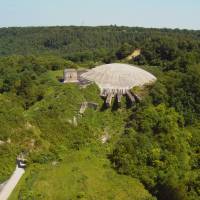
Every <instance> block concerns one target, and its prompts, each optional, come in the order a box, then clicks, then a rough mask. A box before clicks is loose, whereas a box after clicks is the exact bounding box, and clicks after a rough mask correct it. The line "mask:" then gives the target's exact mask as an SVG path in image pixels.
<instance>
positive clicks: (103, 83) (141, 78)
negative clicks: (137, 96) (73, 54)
mask: <svg viewBox="0 0 200 200" xmlns="http://www.w3.org/2000/svg"><path fill="white" fill-rule="evenodd" d="M81 77H82V78H84V79H87V80H89V81H94V82H95V83H96V84H97V85H98V86H99V88H100V89H101V92H102V91H103V90H110V91H119V90H121V91H125V90H129V89H131V88H133V87H135V86H142V85H144V84H148V83H152V82H154V81H156V77H155V76H153V75H152V74H150V73H149V72H147V71H145V70H143V69H140V68H139V67H135V66H132V65H127V64H119V63H113V64H106V65H101V66H98V67H95V68H93V69H91V70H90V71H88V72H86V73H83V74H82V75H81Z"/></svg>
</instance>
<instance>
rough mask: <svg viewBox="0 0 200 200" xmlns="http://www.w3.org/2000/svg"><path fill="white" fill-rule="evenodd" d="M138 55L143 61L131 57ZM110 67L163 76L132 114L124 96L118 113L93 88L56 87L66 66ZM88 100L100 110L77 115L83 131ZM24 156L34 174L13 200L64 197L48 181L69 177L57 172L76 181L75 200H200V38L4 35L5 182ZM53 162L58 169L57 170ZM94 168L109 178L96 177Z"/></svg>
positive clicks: (173, 33)
mask: <svg viewBox="0 0 200 200" xmlns="http://www.w3.org/2000/svg"><path fill="white" fill-rule="evenodd" d="M136 49H140V50H141V53H140V55H139V56H137V57H135V58H132V59H127V56H129V55H131V54H132V52H133V51H134V50H136ZM113 62H120V63H128V64H133V65H137V66H140V67H141V68H143V69H146V70H147V71H149V72H151V73H153V74H154V75H155V76H156V77H157V79H158V80H157V82H156V83H155V84H154V85H151V86H147V87H146V88H145V91H143V94H144V95H143V97H142V101H141V102H138V103H136V104H135V105H133V106H131V107H130V106H129V105H127V102H126V101H125V99H123V102H122V107H121V108H120V109H118V110H114V109H112V108H109V109H107V110H102V109H101V107H102V106H103V99H101V98H100V97H99V89H98V87H97V86H96V85H94V84H92V85H90V86H88V87H87V88H85V89H81V88H79V86H77V85H76V84H65V85H64V84H62V83H60V81H59V80H60V79H61V78H62V74H63V69H65V68H92V67H95V66H97V65H100V64H103V63H113ZM83 101H94V102H96V103H98V105H99V109H98V110H96V111H95V110H92V109H89V110H87V112H86V113H85V114H84V116H83V117H82V118H79V117H78V116H77V119H78V125H77V126H76V125H74V124H73V123H72V120H71V119H73V117H74V116H76V115H77V112H78V110H79V108H80V105H81V103H82V102H83ZM104 134H109V135H110V138H111V139H110V140H109V142H108V143H107V144H102V143H101V141H100V139H99V138H101V137H102V135H104ZM20 152H23V153H24V154H25V155H26V156H27V159H28V161H27V162H28V167H27V169H26V170H27V172H26V175H25V177H24V178H22V181H21V182H20V184H19V185H18V186H17V188H16V190H15V191H14V194H13V195H12V196H11V199H20V200H27V199H30V200H33V199H58V198H59V199H64V198H63V196H62V194H61V193H62V192H61V191H59V192H60V193H59V194H56V195H57V196H53V195H55V194H52V196H51V197H50V196H48V193H50V192H51V191H50V189H49V188H50V187H51V185H48V184H49V183H48V179H49V177H50V176H51V172H52V173H54V176H55V177H54V179H55V180H54V179H52V183H51V184H54V183H56V181H58V180H57V179H59V180H62V178H60V177H56V176H57V173H56V170H58V171H59V173H58V174H60V173H61V174H62V173H64V170H65V169H67V170H69V171H70V170H71V171H72V172H73V173H74V174H75V175H76V177H75V178H77V182H76V183H74V185H75V186H74V187H73V188H71V189H69V190H66V191H65V192H66V193H67V194H70V197H69V198H68V199H135V200H150V199H151V200H155V199H158V200H198V199H200V31H192V30H179V29H173V30H172V29H147V28H140V27H133V28H131V27H118V26H107V27H103V26H102V27H75V26H69V27H27V28H19V27H18V28H17V27H13V28H1V29H0V156H1V160H0V183H1V182H4V181H6V180H7V179H8V178H9V176H10V175H11V173H12V172H13V170H14V168H15V164H16V163H15V161H16V157H17V155H18V154H19V153H20ZM70 156H71V157H70ZM69 160H72V161H73V162H71V163H70V165H69V162H68V161H69ZM79 160H80V161H79ZM83 160H84V162H83ZM55 162H56V163H59V164H58V167H57V168H53V167H52V166H51V164H52V163H55ZM91 163H93V165H91ZM87 166H88V168H89V169H90V170H88V171H87ZM92 166H95V167H96V169H97V171H98V173H99V174H102V177H103V178H102V179H98V178H97V179H95V180H94V178H93V176H94V174H95V170H94V169H93V168H92ZM52 168H53V169H52ZM51 170H53V171H51ZM93 170H94V171H93ZM92 173H93V174H92ZM107 174H111V175H110V179H107V178H106V177H107ZM75 175H74V176H75ZM66 176H68V175H66ZM95 176H98V174H95ZM72 178H73V177H68V178H67V179H66V180H67V182H65V183H63V184H69V183H70V181H71V180H72ZM45 179H46V180H45ZM63 179H64V178H63ZM120 179H121V180H124V182H123V183H120ZM53 180H54V181H55V182H53ZM73 180H74V179H73ZM45 181H46V182H45ZM95 181H96V183H95V184H96V185H97V187H95V188H93V190H90V189H89V188H90V187H94V186H93V185H94V184H93V182H95ZM97 181H99V182H98V184H97ZM45 184H46V185H48V187H47V186H46V185H45ZM76 184H77V185H76ZM103 184H104V185H107V188H108V191H111V192H108V193H109V194H108V196H106V194H107V192H105V191H104V189H103V186H102V185H103ZM126 184H127V185H126ZM131 185H133V188H137V190H138V191H140V192H139V194H140V195H137V190H136V189H135V190H134V189H132V187H131ZM117 186H119V187H117ZM113 187H115V190H116V191H118V194H119V196H117V195H116V194H115V192H114V191H113V190H111V189H110V188H113ZM41 188H42V189H41ZM78 188H79V189H78ZM122 188H123V189H122ZM78 190H80V191H78ZM102 193H104V195H105V196H103V195H102V196H101V195H99V194H102ZM120 195H121V196H120Z"/></svg>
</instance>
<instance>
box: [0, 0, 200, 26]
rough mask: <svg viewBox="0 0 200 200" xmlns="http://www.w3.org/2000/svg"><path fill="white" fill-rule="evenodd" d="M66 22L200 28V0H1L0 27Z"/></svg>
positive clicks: (72, 23) (48, 24)
mask: <svg viewBox="0 0 200 200" xmlns="http://www.w3.org/2000/svg"><path fill="white" fill-rule="evenodd" d="M62 25H77V26H98V25H118V26H121V25H123V26H140V27H155V28H181V29H183V28H186V29H198V30H200V0H0V27H12V26H62Z"/></svg>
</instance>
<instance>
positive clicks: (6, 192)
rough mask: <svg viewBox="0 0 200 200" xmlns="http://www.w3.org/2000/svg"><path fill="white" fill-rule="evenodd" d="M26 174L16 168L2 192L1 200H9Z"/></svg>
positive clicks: (0, 194)
mask: <svg viewBox="0 0 200 200" xmlns="http://www.w3.org/2000/svg"><path fill="white" fill-rule="evenodd" d="M24 172H25V170H24V169H23V168H19V167H18V166H16V169H15V171H14V172H13V174H12V176H11V177H10V179H8V181H7V182H6V183H5V184H4V185H3V187H2V188H1V190H0V200H7V199H8V197H9V196H10V194H11V193H12V191H13V190H14V188H15V186H16V185H17V183H18V182H19V180H20V178H21V177H22V175H23V174H24Z"/></svg>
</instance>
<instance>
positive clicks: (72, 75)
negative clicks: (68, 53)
mask: <svg viewBox="0 0 200 200" xmlns="http://www.w3.org/2000/svg"><path fill="white" fill-rule="evenodd" d="M63 82H64V83H76V82H78V73H77V70H76V69H65V70H64V81H63Z"/></svg>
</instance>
